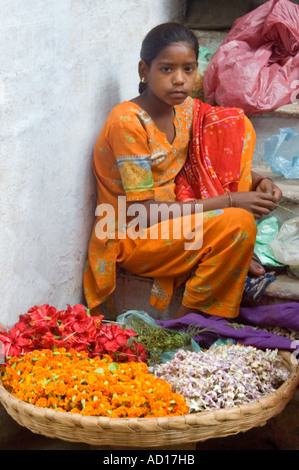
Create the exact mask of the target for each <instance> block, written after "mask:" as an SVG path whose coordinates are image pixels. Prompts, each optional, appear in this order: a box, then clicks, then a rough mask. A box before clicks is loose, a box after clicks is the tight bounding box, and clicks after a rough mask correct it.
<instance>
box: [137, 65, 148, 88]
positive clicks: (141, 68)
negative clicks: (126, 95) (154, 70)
mask: <svg viewBox="0 0 299 470" xmlns="http://www.w3.org/2000/svg"><path fill="white" fill-rule="evenodd" d="M138 73H139V77H140V81H141V82H142V83H147V76H148V65H147V63H146V62H145V60H140V62H139V64H138Z"/></svg>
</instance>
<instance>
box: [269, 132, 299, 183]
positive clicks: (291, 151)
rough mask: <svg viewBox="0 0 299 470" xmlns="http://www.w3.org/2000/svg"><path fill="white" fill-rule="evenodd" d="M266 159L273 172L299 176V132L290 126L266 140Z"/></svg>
mask: <svg viewBox="0 0 299 470" xmlns="http://www.w3.org/2000/svg"><path fill="white" fill-rule="evenodd" d="M264 159H265V162H266V163H268V165H269V166H270V168H271V170H272V171H273V173H276V174H278V175H283V176H284V177H285V178H287V179H296V178H299V134H298V133H297V132H296V131H294V129H291V128H290V127H283V128H281V129H279V132H278V134H274V135H272V136H271V137H269V138H268V139H266V141H265V145H264Z"/></svg>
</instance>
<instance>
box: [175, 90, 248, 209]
mask: <svg viewBox="0 0 299 470" xmlns="http://www.w3.org/2000/svg"><path fill="white" fill-rule="evenodd" d="M243 144H244V112H243V110H242V109H239V108H226V107H220V106H210V105H209V104H206V103H203V102H202V101H200V100H197V99H195V100H194V116H193V137H192V139H191V141H190V145H189V155H188V159H187V161H186V163H185V165H184V167H183V168H182V170H181V171H180V173H179V174H178V175H177V177H176V195H177V199H178V200H179V201H190V200H193V199H207V198H209V197H214V196H219V195H221V194H224V193H226V192H235V191H237V190H238V184H239V178H240V164H241V156H242V150H243Z"/></svg>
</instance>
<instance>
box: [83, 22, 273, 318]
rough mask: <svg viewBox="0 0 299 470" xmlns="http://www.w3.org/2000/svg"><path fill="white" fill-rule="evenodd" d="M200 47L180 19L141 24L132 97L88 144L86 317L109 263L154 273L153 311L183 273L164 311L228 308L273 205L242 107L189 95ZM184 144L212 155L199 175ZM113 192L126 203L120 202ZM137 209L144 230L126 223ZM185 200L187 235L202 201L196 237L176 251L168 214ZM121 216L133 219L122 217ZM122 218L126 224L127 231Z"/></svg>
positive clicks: (181, 241)
mask: <svg viewBox="0 0 299 470" xmlns="http://www.w3.org/2000/svg"><path fill="white" fill-rule="evenodd" d="M198 50H199V46H198V41H197V38H196V36H195V35H194V34H193V33H192V32H191V31H190V30H189V29H188V28H186V27H184V26H183V25H181V24H178V23H166V24H162V25H159V26H157V27H156V28H154V29H153V30H151V31H150V32H149V33H148V35H147V36H146V37H145V39H144V41H143V44H142V48H141V60H140V62H139V76H140V85H139V93H140V94H139V96H137V97H136V98H134V99H132V100H131V101H125V102H123V103H120V104H118V105H117V106H115V108H114V109H113V110H112V111H111V113H110V115H109V116H108V119H107V121H106V123H105V125H104V127H103V129H102V132H101V134H100V136H99V138H98V140H97V143H96V145H95V151H94V165H93V169H94V173H95V177H96V181H97V203H98V208H97V210H98V212H97V213H96V214H97V218H96V220H95V225H94V229H93V233H92V236H91V240H90V245H89V256H88V261H87V265H86V269H85V272H84V291H85V296H86V301H87V304H88V306H89V308H90V309H91V311H92V313H94V314H97V313H100V311H99V310H98V307H99V306H100V305H101V303H103V302H104V301H105V300H106V299H107V298H108V297H109V295H110V294H111V293H112V292H113V290H114V288H115V283H116V266H117V265H118V266H120V267H122V268H124V269H125V270H127V271H129V272H131V273H134V274H137V275H139V276H144V277H149V278H153V279H154V282H153V289H152V294H151V299H150V301H151V304H152V305H154V306H155V307H156V308H157V309H158V310H160V311H163V310H164V309H165V308H166V307H167V305H168V303H169V301H170V298H171V295H172V292H173V289H174V288H175V287H177V286H178V285H179V284H180V283H182V282H185V292H184V297H183V302H182V305H181V307H180V309H179V311H178V312H173V317H179V316H182V315H184V314H186V313H188V312H196V311H201V312H205V313H208V314H211V315H220V316H223V317H236V316H238V312H239V305H240V302H241V299H242V294H243V289H244V284H245V279H246V276H247V274H248V270H249V267H250V265H251V261H252V255H253V249H254V243H255V237H256V225H255V218H256V219H258V218H261V217H262V216H263V215H264V214H268V213H269V212H270V211H271V210H272V209H274V208H275V207H276V204H277V202H278V200H279V198H280V196H281V193H280V190H279V189H278V188H277V187H276V186H275V185H274V184H273V182H272V181H271V180H269V179H265V178H262V177H259V175H256V174H251V160H252V155H253V149H254V143H255V135H254V131H253V129H252V126H251V124H250V122H249V120H248V119H247V118H245V117H244V113H243V112H242V110H240V109H236V108H235V109H229V108H217V107H215V108H212V107H210V106H208V105H206V104H205V103H202V102H201V101H199V100H193V99H192V98H190V94H191V93H192V90H193V87H194V84H195V79H196V74H197V57H198ZM217 125H219V127H217ZM207 136H208V137H207ZM215 139H216V140H215ZM191 145H193V148H196V151H197V152H198V153H199V154H200V155H199V158H204V159H205V160H204V161H205V162H211V161H212V157H213V155H216V156H217V159H216V160H217V163H216V164H215V165H214V167H213V165H211V167H210V168H209V165H208V166H207V165H206V166H205V167H204V166H203V167H202V168H203V172H202V173H201V172H200V169H201V165H200V162H199V164H198V165H194V163H192V162H190V160H189V158H187V157H188V149H189V148H190V149H191ZM190 151H191V150H190ZM201 154H202V155H201ZM230 155H231V156H232V158H229V156H230ZM224 162H225V165H224ZM229 164H231V165H232V171H230V168H229ZM188 165H189V166H188ZM214 168H216V169H217V172H216V171H214ZM204 173H206V174H205V175H204ZM192 181H193V183H194V184H193V183H192ZM215 182H217V184H218V186H217V185H216V186H217V187H215V188H214V186H215V185H214V183H215ZM213 185H214V186H213ZM252 189H254V190H252ZM121 196H122V200H124V197H125V202H126V205H125V206H120V205H119V200H120V197H121ZM174 202H175V203H176V207H179V208H180V209H181V212H180V214H179V215H178V214H176V215H175V214H173V213H171V212H170V211H167V210H161V211H160V212H159V220H158V221H157V220H156V219H155V220H154V222H153V217H152V214H153V212H154V211H155V209H157V208H159V207H161V204H163V208H165V207H171V206H172V205H173V203H174ZM103 204H106V205H105V206H104V205H103ZM107 204H108V206H107ZM108 207H112V208H113V212H112V215H111V216H110V219H109V217H106V219H105V222H106V223H107V226H108V227H110V232H105V233H104V235H103V230H101V229H103V224H102V223H103V217H101V216H102V215H103V214H102V213H101V208H106V209H107V208H108ZM120 207H121V208H120ZM137 209H139V213H140V214H145V220H144V221H142V220H141V219H140V218H138V224H139V226H142V225H143V229H144V231H143V232H142V234H143V235H142V236H136V225H135V226H134V224H133V226H130V221H131V222H132V220H133V222H134V217H133V216H134V215H135V216H136V211H137V212H138V210H137ZM141 209H142V210H141ZM184 209H188V210H189V212H190V214H191V215H189V222H190V218H191V222H190V223H191V225H190V228H191V232H192V233H195V230H196V228H197V224H198V218H196V216H197V213H198V212H199V211H200V209H202V210H203V219H202V224H203V227H202V244H201V246H198V247H196V248H195V249H191V250H190V249H186V241H188V240H189V236H188V234H187V235H185V234H183V235H182V234H180V236H177V232H176V228H175V221H177V220H178V218H179V220H180V221H182V222H183V224H182V225H183V226H186V220H187V219H185V217H187V216H185V215H182V214H185V213H186V212H183V210H184ZM107 210H108V209H107ZM108 212H109V211H108ZM124 213H126V214H125V215H128V216H130V215H131V218H130V217H129V218H128V220H126V219H124ZM155 213H157V212H155ZM110 214H111V213H110ZM120 220H121V221H122V222H123V221H125V222H124V223H128V222H129V223H128V225H127V226H126V229H127V231H126V232H124V231H123V230H121V229H120V224H119V221H120ZM135 220H136V219H135ZM153 224H155V226H156V228H157V229H158V232H155V233H158V234H159V235H158V236H155V237H153V236H151V235H152V233H153V232H150V230H151V229H152V228H153V226H152V225H153ZM109 233H110V235H109ZM137 233H141V232H137ZM255 269H256V268H255Z"/></svg>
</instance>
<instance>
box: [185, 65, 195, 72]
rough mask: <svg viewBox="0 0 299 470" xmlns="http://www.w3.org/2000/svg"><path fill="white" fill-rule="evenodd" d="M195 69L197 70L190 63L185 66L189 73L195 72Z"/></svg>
mask: <svg viewBox="0 0 299 470" xmlns="http://www.w3.org/2000/svg"><path fill="white" fill-rule="evenodd" d="M194 70H195V67H194V66H191V65H188V66H187V67H185V72H187V73H191V72H194Z"/></svg>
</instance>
